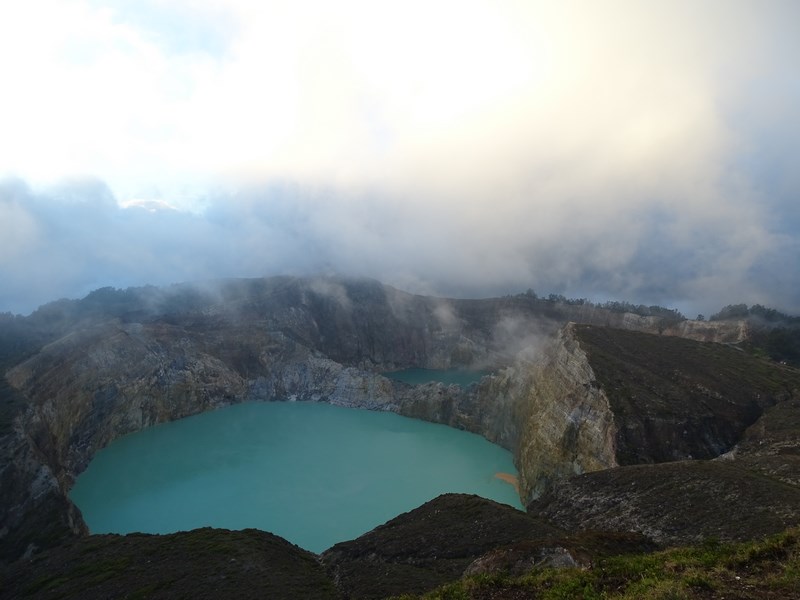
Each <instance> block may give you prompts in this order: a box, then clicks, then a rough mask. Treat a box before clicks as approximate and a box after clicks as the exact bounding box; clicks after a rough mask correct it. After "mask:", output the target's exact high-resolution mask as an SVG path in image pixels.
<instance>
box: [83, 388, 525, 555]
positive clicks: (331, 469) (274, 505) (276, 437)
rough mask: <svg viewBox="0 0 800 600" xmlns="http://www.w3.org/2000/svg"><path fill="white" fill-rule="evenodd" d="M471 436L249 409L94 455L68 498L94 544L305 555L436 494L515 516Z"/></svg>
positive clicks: (487, 451)
mask: <svg viewBox="0 0 800 600" xmlns="http://www.w3.org/2000/svg"><path fill="white" fill-rule="evenodd" d="M497 473H511V474H514V475H516V471H515V469H514V466H513V462H512V459H511V454H510V453H509V452H507V451H506V450H503V449H502V448H500V447H499V446H496V445H494V444H491V443H489V442H487V441H486V440H485V439H483V438H482V437H480V436H477V435H474V434H471V433H466V432H463V431H458V430H456V429H452V428H449V427H446V426H443V425H436V424H432V423H426V422H423V421H418V420H415V419H407V418H404V417H400V416H398V415H395V414H391V413H383V412H373V411H366V410H356V409H346V408H339V407H335V406H330V405H327V404H315V403H304V402H275V403H247V404H240V405H237V406H231V407H228V408H224V409H220V410H217V411H213V412H208V413H204V414H201V415H197V416H194V417H189V418H187V419H182V420H179V421H174V422H172V423H165V424H163V425H157V426H155V427H151V428H149V429H145V430H143V431H141V432H138V433H135V434H132V435H129V436H125V437H123V438H120V439H118V440H115V441H114V442H112V443H111V444H110V445H109V446H108V447H107V448H105V449H103V450H101V451H100V452H98V453H97V454H96V456H95V458H94V459H93V460H92V462H91V463H90V465H89V467H88V468H87V470H86V471H85V472H84V473H82V474H81V475H80V476H79V477H78V479H77V481H76V483H75V486H74V487H73V489H72V491H71V493H70V497H71V498H72V500H73V501H74V502H75V504H77V505H78V507H79V508H80V509H81V511H82V512H83V516H84V519H85V520H86V523H87V525H88V526H89V529H90V531H91V532H92V533H129V532H134V531H141V532H146V533H171V532H174V531H180V530H188V529H194V528H197V527H204V526H211V527H223V528H227V529H244V528H247V527H255V528H258V529H263V530H265V531H271V532H272V533H275V534H277V535H280V536H282V537H285V538H286V539H288V540H289V541H291V542H293V543H295V544H297V545H299V546H302V547H303V548H306V549H308V550H311V551H314V552H321V551H322V550H324V549H326V548H328V547H330V546H332V545H333V544H335V543H336V542H339V541H343V540H348V539H353V538H355V537H357V536H359V535H361V534H362V533H365V532H366V531H369V530H370V529H372V528H374V527H375V526H377V525H379V524H381V523H384V522H385V521H387V520H389V519H391V518H392V517H394V516H397V515H398V514H400V513H402V512H406V511H408V510H411V509H413V508H415V507H417V506H419V505H420V504H422V503H424V502H426V501H428V500H430V499H432V498H434V497H436V496H438V495H439V494H442V493H445V492H465V493H474V494H478V495H481V496H484V497H487V498H491V499H494V500H497V501H499V502H504V503H506V504H511V505H512V506H515V507H516V508H522V507H521V504H520V501H519V498H518V497H517V495H516V492H515V491H514V488H513V486H512V485H510V484H509V483H507V482H505V481H502V480H500V479H499V478H497V477H496V476H495V475H496V474H497Z"/></svg>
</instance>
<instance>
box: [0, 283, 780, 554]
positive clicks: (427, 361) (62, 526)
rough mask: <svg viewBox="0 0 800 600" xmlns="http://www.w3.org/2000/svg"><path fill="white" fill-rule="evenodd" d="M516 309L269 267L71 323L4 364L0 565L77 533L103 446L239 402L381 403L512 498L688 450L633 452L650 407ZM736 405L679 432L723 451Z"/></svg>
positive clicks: (579, 346) (667, 441)
mask: <svg viewBox="0 0 800 600" xmlns="http://www.w3.org/2000/svg"><path fill="white" fill-rule="evenodd" d="M170 306H173V305H170ZM519 308H520V307H519V306H517V305H515V304H514V303H513V302H511V303H510V304H509V301H506V300H502V299H497V300H490V301H485V302H481V301H447V300H443V299H436V298H427V297H422V296H413V295H410V294H405V293H403V292H399V291H398V290H394V289H393V288H387V287H385V286H381V285H380V284H378V283H377V282H362V281H360V282H352V281H349V282H348V281H340V280H330V279H323V280H295V279H290V278H277V279H272V280H257V281H252V282H232V283H230V284H229V285H228V286H227V287H225V288H223V291H221V292H218V293H217V295H216V296H214V298H213V301H212V302H203V303H196V305H193V307H192V309H191V310H175V309H174V308H173V309H170V310H161V311H160V312H159V311H154V312H152V313H145V314H141V313H137V314H136V315H134V316H127V317H125V318H112V319H98V318H95V319H93V320H88V321H84V322H83V323H82V326H81V327H80V328H78V329H75V330H73V331H71V332H69V333H68V334H67V335H65V336H63V337H61V338H59V339H57V340H56V341H54V342H52V343H50V344H48V345H46V346H45V347H43V348H41V350H40V351H39V352H37V353H36V354H35V355H33V356H32V357H31V358H29V359H28V360H26V361H24V362H23V363H21V364H19V365H17V366H16V367H14V368H12V369H11V370H10V371H9V372H8V373H7V374H6V377H7V379H8V381H9V382H10V383H11V385H13V386H14V388H15V389H16V390H18V391H19V392H20V393H21V394H23V395H24V397H25V398H26V399H27V407H26V409H25V411H24V412H23V413H22V414H20V416H19V417H18V418H17V419H16V421H15V424H14V431H13V433H12V434H11V435H7V436H5V437H3V438H2V440H0V452H2V457H3V465H4V466H3V467H2V471H0V484H2V487H0V502H2V504H1V505H0V511H1V512H0V541H2V547H3V556H2V557H0V558H2V559H5V560H9V559H13V558H16V557H17V556H20V555H21V554H23V553H25V552H31V551H33V550H35V549H36V548H37V547H42V546H47V545H49V544H52V543H55V542H57V541H58V540H59V539H62V538H63V537H64V536H69V535H74V534H81V533H85V531H86V528H85V525H84V524H83V521H82V519H81V517H80V515H79V512H78V511H77V510H76V509H75V507H74V506H73V505H72V504H71V503H70V502H69V500H68V498H67V493H68V491H69V489H70V487H71V486H72V483H73V481H74V478H75V476H76V475H77V474H79V473H80V472H81V471H83V469H85V468H86V466H87V464H88V462H89V461H90V460H91V458H92V456H93V455H94V453H95V452H96V451H97V450H98V449H100V448H102V447H104V446H105V445H107V444H108V443H109V442H110V441H112V440H113V439H115V438H117V437H119V436H121V435H125V434H127V433H130V432H133V431H137V430H139V429H142V428H144V427H147V426H150V425H153V424H155V423H160V422H164V421H170V420H175V419H179V418H183V417H186V416H189V415H192V414H196V413H199V412H203V411H206V410H211V409H214V408H218V407H221V406H225V405H229V404H233V403H237V402H243V401H248V400H259V401H264V400H307V401H320V402H330V403H332V404H337V405H341V406H350V407H361V408H369V409H376V410H390V411H394V412H397V413H400V414H403V415H406V416H411V417H417V418H422V419H426V420H429V421H434V422H439V423H444V424H448V425H451V426H453V427H458V428H462V429H466V430H469V431H473V432H476V433H479V434H481V435H483V436H484V437H486V438H487V439H489V440H490V441H493V442H496V443H498V444H499V445H501V446H504V447H505V448H507V449H509V450H511V451H512V452H513V453H514V457H515V461H516V464H517V467H518V470H519V472H520V484H521V486H520V488H521V489H520V491H521V496H522V500H523V502H528V501H529V500H531V499H533V498H536V497H537V496H539V495H540V494H541V493H542V491H543V490H544V489H545V488H546V487H547V486H548V485H549V484H550V482H552V481H553V480H554V479H558V478H561V477H564V476H567V475H571V474H578V473H583V472H588V471H595V470H598V469H604V468H608V467H612V466H615V465H617V464H620V463H622V462H653V461H657V460H661V459H662V455H665V452H666V451H665V450H664V447H665V445H666V447H668V448H669V451H670V452H672V454H671V455H670V456H672V455H674V456H678V457H682V456H683V454H686V453H688V452H690V450H687V449H685V448H683V447H678V448H677V449H675V448H674V447H673V445H672V440H673V438H674V430H675V427H677V426H679V425H676V423H674V422H673V423H672V424H668V426H665V427H663V428H662V429H660V430H658V431H659V432H663V431H665V432H667V433H666V434H663V435H661V433H659V436H660V437H659V436H656V438H655V439H654V440H653V441H652V442H651V446H650V447H645V448H644V449H642V448H640V447H639V446H637V444H639V441H640V438H637V437H636V435H635V433H636V431H637V428H638V429H641V428H643V427H645V424H646V423H648V422H649V421H648V419H659V418H660V417H659V415H657V414H655V415H654V414H651V413H652V410H653V407H654V406H656V405H655V404H652V403H651V404H648V405H647V407H646V410H649V411H651V413H647V414H645V413H643V412H642V411H639V412H637V409H636V403H635V402H633V401H631V399H630V398H628V401H627V403H626V402H620V400H619V397H620V394H619V390H616V389H615V388H614V385H613V381H612V383H611V384H610V383H609V380H608V377H609V375H608V374H607V373H601V375H602V377H600V378H598V376H597V374H596V370H597V369H598V368H600V369H601V370H602V369H607V368H608V365H607V364H606V363H604V362H603V361H602V360H597V358H598V357H601V358H602V356H603V353H602V351H599V350H598V348H600V347H601V345H598V343H597V342H596V341H592V340H591V339H589V338H588V337H587V336H586V335H584V333H583V330H581V328H580V327H576V326H574V325H568V326H566V327H564V328H563V329H561V330H560V331H559V329H558V328H559V326H560V325H559V323H558V321H555V320H552V319H548V318H544V317H542V316H541V315H539V316H536V317H531V315H529V314H525V313H524V312H521V311H520V310H519ZM601 317H602V315H594V317H593V318H597V319H600V318H601ZM632 325H636V328H638V327H639V326H643V324H642V323H641V322H639V321H637V322H636V323H635V324H632ZM638 335H646V334H638ZM650 337H654V336H650ZM659 339H666V338H659ZM411 366H416V367H427V368H448V367H456V366H460V367H473V368H489V369H491V370H492V371H493V374H492V375H490V376H487V377H484V378H483V379H482V380H481V381H480V382H479V383H478V384H476V385H473V386H470V387H469V388H466V389H464V388H461V387H459V386H445V385H442V384H434V383H431V384H427V385H420V386H409V385H406V384H403V383H399V382H395V381H392V380H389V379H387V378H385V377H383V376H382V375H380V372H381V371H384V370H392V369H398V368H406V367H411ZM603 377H605V379H603ZM688 381H689V384H687V385H690V386H691V385H694V383H695V382H694V381H693V380H690V379H688ZM712 383H713V382H712ZM707 389H708V390H710V391H709V394H711V396H713V395H714V393H716V392H714V391H713V390H711V389H710V388H707ZM609 390H612V391H613V392H614V393H613V394H608V391H609ZM704 393H705V392H704ZM745 396H746V394H745ZM748 398H749V397H748ZM748 398H745V400H743V406H745V408H744V409H743V410H742V411H739V412H735V411H734V412H735V414H734V413H732V416H731V419H732V420H733V421H736V419H738V420H739V421H736V422H735V423H733V424H731V425H730V427H727V426H726V428H723V429H724V432H725V436H727V437H725V436H723V439H721V440H720V431H721V430H718V429H714V428H713V427H706V429H703V428H702V427H701V428H700V429H699V430H697V431H694V430H692V432H691V435H693V436H694V435H698V436H699V435H701V434H702V435H705V436H706V438H707V439H708V440H710V443H709V444H707V446H708V448H709V449H710V450H709V451H712V452H713V451H716V450H719V451H724V450H726V449H727V447H728V446H729V445H730V439H729V438H730V437H731V435H734V434H735V432H736V431H739V430H741V431H743V430H744V428H745V427H746V426H747V425H749V424H750V423H751V422H752V420H754V419H755V418H756V417H757V416H758V414H760V410H761V407H762V406H763V405H766V404H768V403H769V402H770V401H771V400H770V399H769V397H764V398H763V399H762V400H760V401H758V402H754V403H749V404H748V402H747V400H748ZM632 407H633V408H632ZM643 410H644V409H643ZM678 412H679V411H678ZM640 413H641V414H640ZM676 414H677V413H676ZM751 417H752V419H751ZM670 418H672V417H670ZM748 419H750V420H749V421H748ZM673 420H674V419H673ZM745 421H747V422H745ZM698 422H701V424H702V419H699V421H698ZM731 432H733V433H731ZM729 433H730V435H729ZM691 451H696V449H695V446H692V447H691ZM666 453H667V454H668V452H666ZM683 457H685V456H683Z"/></svg>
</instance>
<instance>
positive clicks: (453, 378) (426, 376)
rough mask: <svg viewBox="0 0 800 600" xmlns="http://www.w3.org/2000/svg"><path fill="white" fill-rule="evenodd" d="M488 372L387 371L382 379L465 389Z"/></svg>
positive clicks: (457, 370)
mask: <svg viewBox="0 0 800 600" xmlns="http://www.w3.org/2000/svg"><path fill="white" fill-rule="evenodd" d="M489 373H490V371H468V370H467V369H417V368H414V369H403V370H402V371H387V372H386V373H382V375H383V376H384V377H388V378H389V379H396V380H397V381H402V382H404V383H410V384H412V385H420V384H423V383H431V382H440V383H444V384H446V385H452V384H456V385H460V386H462V387H467V386H468V385H470V384H473V383H476V382H478V381H480V380H481V377H483V376H484V375H488V374H489Z"/></svg>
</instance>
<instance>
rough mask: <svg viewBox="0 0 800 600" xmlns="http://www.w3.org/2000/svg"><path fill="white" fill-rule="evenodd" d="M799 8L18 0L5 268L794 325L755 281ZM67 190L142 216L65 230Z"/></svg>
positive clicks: (792, 211)
mask: <svg viewBox="0 0 800 600" xmlns="http://www.w3.org/2000/svg"><path fill="white" fill-rule="evenodd" d="M798 6H800V5H798V4H797V3H795V2H792V1H782V0H775V1H774V2H771V3H770V4H769V5H768V7H767V5H760V4H756V3H752V2H745V1H739V0H726V1H724V2H722V1H715V0H708V1H705V2H702V3H698V2H695V1H688V0H686V1H684V0H675V1H669V2H667V1H664V2H650V3H646V4H645V3H641V2H637V1H633V0H610V1H608V2H604V3H596V2H588V1H579V0H567V1H559V2H549V1H543V0H535V1H521V0H520V1H515V0H504V1H501V2H488V1H480V0H474V1H469V2H455V1H450V0H441V1H437V2H422V1H421V0H408V1H405V2H380V3H376V2H367V1H356V0H344V1H342V2H338V3H336V4H331V3H327V2H322V1H319V0H295V1H293V2H280V1H270V2H248V1H244V0H237V1H225V2H223V1H222V0H203V1H191V0H147V1H144V0H143V2H142V3H136V4H135V5H132V4H130V3H125V2H117V1H112V2H103V3H101V2H94V1H88V0H57V1H56V0H35V1H31V2H25V3H10V4H8V5H4V6H3V7H2V8H0V81H2V82H3V87H4V90H11V93H4V94H3V96H2V97H0V132H1V134H2V139H3V140H4V141H3V143H2V144H0V173H3V172H6V173H12V174H17V175H19V176H21V177H23V178H24V179H25V180H27V181H29V182H31V185H32V186H33V189H34V191H33V192H30V193H29V196H30V197H29V201H30V202H29V204H25V203H23V204H9V203H8V202H6V204H4V205H2V206H4V208H0V210H3V211H4V213H3V216H4V223H2V224H0V232H6V236H5V239H4V240H3V241H2V242H0V250H3V252H4V255H3V256H2V257H0V264H6V265H8V264H12V263H13V264H22V262H24V261H25V260H27V261H29V262H30V261H33V260H34V259H35V258H37V257H38V259H39V260H43V261H45V260H46V259H45V257H46V256H47V254H48V252H56V253H60V254H59V256H61V255H64V256H67V257H68V258H65V259H59V260H61V262H62V263H64V264H60V265H59V271H58V274H57V275H56V276H54V277H53V278H52V279H51V280H52V281H53V282H61V283H60V285H62V286H63V287H62V288H58V289H70V290H78V289H81V290H82V289H83V288H84V287H85V286H88V285H93V284H95V283H97V284H98V285H103V284H105V283H119V284H127V283H138V282H142V281H156V282H164V281H169V280H175V279H189V278H194V277H202V276H205V275H210V276H215V275H260V274H264V273H270V272H282V271H290V272H309V271H313V270H323V271H324V270H336V271H340V272H353V273H357V274H365V275H371V276H375V277H378V278H379V279H390V280H391V281H392V282H395V283H398V284H401V285H402V284H403V283H404V282H405V283H407V284H408V285H413V286H417V289H420V290H423V289H424V290H425V291H437V290H438V291H448V290H449V291H451V292H463V293H486V292H491V291H495V292H496V291H508V290H520V289H525V288H527V287H529V286H533V287H536V288H537V289H538V288H544V289H545V291H551V290H552V291H565V292H569V291H570V290H575V293H581V294H588V293H590V292H592V291H594V292H595V293H597V294H605V295H611V294H618V295H624V294H629V295H631V297H632V298H633V297H635V296H638V297H640V298H643V299H645V298H646V301H648V302H650V301H658V300H659V299H660V298H661V299H663V301H665V302H666V301H672V300H674V301H679V302H687V301H692V300H694V301H701V299H702V298H711V297H713V301H714V302H716V301H717V299H718V298H722V297H723V296H724V297H725V299H728V298H729V299H730V301H735V300H737V298H733V297H732V296H736V295H737V294H738V295H741V296H742V298H741V299H742V300H747V299H748V298H758V301H764V302H767V300H765V299H764V297H765V296H769V294H770V293H771V292H770V291H769V290H772V289H774V290H775V303H780V304H781V305H782V306H783V307H785V308H793V309H798V308H800V298H798V297H797V295H796V292H793V291H791V289H790V288H791V286H787V285H786V283H785V279H783V280H781V282H776V283H775V284H774V285H770V284H769V283H768V282H769V277H768V276H764V275H762V274H761V273H762V272H764V273H770V272H774V271H775V269H776V268H777V266H776V265H778V264H780V262H781V261H780V260H779V259H777V258H776V257H779V256H784V257H788V259H789V260H790V261H791V260H795V262H796V260H797V258H798V257H797V248H798V244H797V240H798V237H800V234H798V228H800V213H798V212H797V210H798V209H797V202H796V197H797V192H798V185H800V184H799V183H798V179H797V175H796V172H797V170H796V169H795V168H794V166H793V163H792V157H794V156H795V155H796V154H797V152H796V151H797V150H798V147H797V139H798V136H796V135H795V134H796V133H797V132H798V128H800V119H798V111H797V108H796V107H797V106H800V74H798V71H797V69H796V66H795V65H794V61H795V57H796V56H798V55H800V36H797V35H796V31H795V28H796V25H795V24H796V23H798V22H800V8H798ZM45 16H46V18H45ZM777 149H780V150H777ZM74 175H79V176H80V175H89V176H93V177H98V178H100V179H101V180H103V181H104V182H106V183H107V184H108V186H109V187H110V190H111V193H113V196H114V197H115V198H116V200H117V201H118V202H120V203H121V204H122V205H124V206H131V208H130V209H128V210H112V211H111V212H107V213H90V212H87V211H86V210H83V211H80V218H81V219H84V220H85V221H86V223H85V225H82V226H80V227H79V226H77V225H73V224H70V220H71V219H76V218H77V214H78V212H76V209H75V207H73V212H72V213H69V211H67V212H65V211H64V209H63V207H62V208H59V209H58V210H57V209H56V208H54V207H53V206H49V204H48V203H50V202H52V199H53V196H54V195H57V194H54V193H53V192H52V191H50V190H51V189H52V188H50V187H48V186H49V184H52V183H53V182H54V181H59V180H60V179H61V178H63V177H64V176H74ZM45 184H48V185H45ZM72 188H74V189H77V190H79V192H78V193H84V194H88V195H90V196H92V197H94V196H95V195H97V194H99V192H98V191H97V190H96V189H92V190H88V191H87V188H86V187H85V186H83V185H77V187H76V186H72ZM4 189H6V190H7V188H4ZM64 189H66V188H63V187H62V192H63V190H64ZM132 204H139V205H140V206H141V205H147V206H149V207H150V208H154V207H157V206H160V205H161V204H165V205H168V206H171V207H175V208H176V209H178V210H177V211H160V210H158V211H154V212H150V213H147V212H146V211H143V210H137V209H135V208H134V207H133V206H132ZM187 210H188V211H191V212H192V213H193V214H188V213H187V212H186V211H187ZM58 211H61V212H58ZM204 211H205V212H204ZM54 213H58V214H59V215H60V217H59V218H60V219H62V220H59V219H56V220H53V219H52V218H51V217H50V215H52V214H54ZM87 215H88V216H87ZM11 223H14V225H11ZM91 227H99V228H101V229H100V230H98V234H97V236H96V237H98V238H100V239H101V240H102V243H100V244H99V245H92V244H89V243H87V242H85V241H84V242H81V243H78V242H76V241H73V238H72V237H71V236H75V235H79V234H80V235H83V236H84V238H87V236H88V237H89V238H91V236H90V235H88V232H90V231H91ZM43 231H46V233H43ZM105 232H112V233H105ZM9 240H13V241H9ZM121 240H122V241H121ZM59 244H63V245H65V247H66V248H67V249H68V250H67V251H65V250H64V248H62V247H61V246H60V245H59ZM12 248H13V250H12ZM65 252H66V253H65ZM192 257H202V258H201V259H200V260H196V259H193V258H192ZM31 264H32V263H31ZM37 265H38V263H37ZM6 268H8V267H6ZM43 272H46V268H45V267H39V266H37V267H36V268H33V267H31V268H27V269H26V268H20V269H19V273H17V275H16V276H15V277H16V279H13V278H12V279H13V281H15V282H16V283H15V285H17V286H19V287H20V288H21V289H22V288H25V289H28V288H30V287H36V286H33V285H32V284H31V282H30V281H28V279H26V278H25V276H24V273H31V274H32V275H31V277H33V276H34V275H35V276H36V277H41V276H42V275H41V274H42V273H43ZM112 273H113V274H114V277H115V280H114V281H113V282H106V281H104V278H105V277H109V276H110V274H112ZM754 273H755V274H757V275H758V276H754ZM765 282H767V283H765ZM764 285H767V287H768V291H766V292H765V291H764ZM26 286H27V287H26ZM69 286H72V287H69ZM45 287H47V286H45ZM48 291H49V289H48ZM52 292H53V293H55V294H56V295H60V294H62V293H65V292H58V291H57V289H56V288H55V287H53V290H52ZM69 293H75V292H72V291H70V292H69ZM17 295H18V296H19V297H22V295H23V294H22V292H20V293H19V294H17ZM45 299H47V298H46V297H41V295H40V296H37V301H39V300H41V301H43V300H45ZM634 299H635V298H634ZM767 303H768V302H767ZM0 308H2V307H0ZM715 308H716V306H711V307H705V306H704V307H703V310H704V311H705V312H708V311H709V310H714V309H715Z"/></svg>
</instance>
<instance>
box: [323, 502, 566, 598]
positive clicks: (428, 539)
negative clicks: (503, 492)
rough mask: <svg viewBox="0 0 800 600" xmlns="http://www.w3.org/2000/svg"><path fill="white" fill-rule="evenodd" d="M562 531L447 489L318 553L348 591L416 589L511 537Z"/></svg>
mask: <svg viewBox="0 0 800 600" xmlns="http://www.w3.org/2000/svg"><path fill="white" fill-rule="evenodd" d="M562 534H563V532H562V531H561V530H559V529H558V528H556V527H553V526H552V525H549V524H547V523H545V522H543V521H541V520H539V519H536V518H533V517H529V516H528V515H526V514H525V513H522V512H520V511H518V510H516V509H513V508H511V507H510V506H506V505H504V504H498V503H497V502H493V501H491V500H486V499H485V498H480V497H478V496H470V495H463V494H445V495H443V496H439V497H438V498H436V499H435V500H431V501H430V502H426V503H425V504H423V505H422V506H420V507H419V508H416V509H414V510H412V511H410V512H407V513H404V514H402V515H399V516H397V517H395V518H394V519H392V520H391V521H389V522H387V523H386V524H384V525H381V526H379V527H376V528H375V529H373V530H372V531H370V532H369V533H366V534H364V535H362V536H361V537H359V538H357V539H355V540H352V541H349V542H342V543H339V544H336V545H335V546H333V547H332V548H330V549H329V550H326V551H325V552H324V553H323V554H322V562H323V563H324V564H325V565H326V566H327V567H328V568H329V570H330V572H331V574H332V576H333V577H334V579H335V580H336V582H337V585H338V586H339V588H340V589H341V590H342V591H343V592H344V593H345V595H346V596H348V597H353V598H384V597H387V596H391V595H396V594H400V593H404V592H408V593H420V592H424V591H427V590H430V589H432V588H435V587H437V586H439V585H441V584H443V583H447V582H449V581H454V580H456V579H458V578H459V577H461V575H462V573H463V572H464V570H465V569H466V568H467V567H468V566H469V565H470V563H472V562H473V561H474V560H475V559H477V558H478V557H480V556H482V555H483V554H485V553H486V552H488V551H490V550H493V549H495V548H497V547H498V546H506V545H508V544H513V543H515V542H521V541H523V540H531V539H543V538H557V537H558V536H560V535H562Z"/></svg>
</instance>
